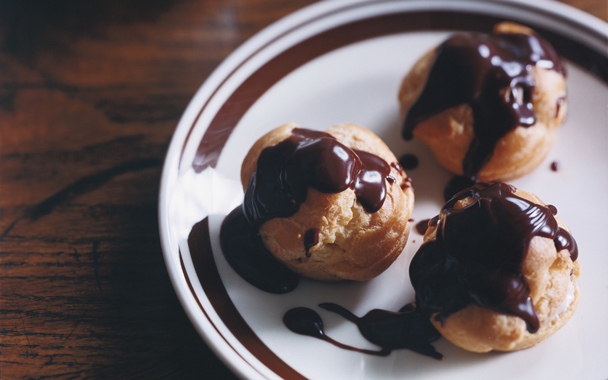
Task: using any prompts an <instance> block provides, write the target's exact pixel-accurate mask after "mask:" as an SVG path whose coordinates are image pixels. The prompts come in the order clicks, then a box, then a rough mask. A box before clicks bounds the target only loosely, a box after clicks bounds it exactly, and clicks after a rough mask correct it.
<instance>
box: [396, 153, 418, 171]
mask: <svg viewBox="0 0 608 380" xmlns="http://www.w3.org/2000/svg"><path fill="white" fill-rule="evenodd" d="M399 163H400V164H401V166H402V167H403V168H404V169H408V170H411V169H416V168H417V167H418V157H416V156H415V155H414V154H412V153H406V154H404V155H403V156H401V158H399Z"/></svg>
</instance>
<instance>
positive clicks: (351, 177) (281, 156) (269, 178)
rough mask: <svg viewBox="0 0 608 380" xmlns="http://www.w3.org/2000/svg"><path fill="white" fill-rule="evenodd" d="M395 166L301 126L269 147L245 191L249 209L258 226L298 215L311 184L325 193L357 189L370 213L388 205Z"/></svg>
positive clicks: (245, 202)
mask: <svg viewBox="0 0 608 380" xmlns="http://www.w3.org/2000/svg"><path fill="white" fill-rule="evenodd" d="M389 173H390V166H389V165H388V164H387V163H386V161H384V160H383V159H381V158H380V157H378V156H376V155H373V154H371V153H368V152H364V151H358V150H352V149H350V148H348V147H346V146H345V145H344V144H342V143H340V142H339V141H338V140H336V138H334V137H333V136H332V135H330V134H328V133H325V132H318V131H312V130H307V129H301V128H297V129H294V130H293V131H292V134H291V136H290V137H288V138H287V139H285V140H283V141H282V142H280V143H278V144H277V145H274V146H270V147H267V148H265V149H264V150H263V151H262V153H260V156H259V158H258V162H257V168H256V171H255V173H254V174H253V175H252V176H251V180H250V181H249V186H248V188H247V191H246V193H245V201H244V211H245V216H246V217H247V220H248V221H249V223H250V224H252V225H257V226H260V225H262V224H263V223H264V222H266V221H267V220H269V219H272V218H277V217H289V216H292V215H293V214H295V213H296V212H297V211H298V209H299V207H300V204H302V203H303V202H304V201H305V200H306V194H307V192H308V188H309V187H312V188H314V189H316V190H318V191H320V192H322V193H339V192H342V191H344V190H346V189H349V188H350V189H353V190H354V191H355V194H356V196H357V201H359V202H360V203H361V205H362V206H363V208H364V209H365V210H366V211H367V212H375V211H378V210H379V209H380V207H382V204H383V203H384V199H385V197H386V182H387V181H386V178H387V176H388V175H389Z"/></svg>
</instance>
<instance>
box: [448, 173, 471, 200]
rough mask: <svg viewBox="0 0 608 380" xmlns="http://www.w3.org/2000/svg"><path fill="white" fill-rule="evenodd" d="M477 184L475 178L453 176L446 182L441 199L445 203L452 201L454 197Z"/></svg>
mask: <svg viewBox="0 0 608 380" xmlns="http://www.w3.org/2000/svg"><path fill="white" fill-rule="evenodd" d="M477 182H479V180H478V179H477V178H476V177H466V176H461V175H457V176H454V177H452V179H451V180H449V181H448V183H447V184H446V185H445V188H444V189H443V199H444V200H445V201H446V202H447V201H449V200H450V199H452V197H453V196H454V195H456V194H457V193H459V192H461V191H462V190H464V189H466V188H469V187H471V186H473V185H475V184H476V183H477Z"/></svg>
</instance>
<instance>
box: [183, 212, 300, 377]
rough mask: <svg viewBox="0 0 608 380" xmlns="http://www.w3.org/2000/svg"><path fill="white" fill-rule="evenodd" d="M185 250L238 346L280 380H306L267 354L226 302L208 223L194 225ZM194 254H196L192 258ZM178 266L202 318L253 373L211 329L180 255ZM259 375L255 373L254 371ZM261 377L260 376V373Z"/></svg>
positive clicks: (264, 348)
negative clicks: (179, 264)
mask: <svg viewBox="0 0 608 380" xmlns="http://www.w3.org/2000/svg"><path fill="white" fill-rule="evenodd" d="M188 246H189V247H190V256H191V258H192V264H193V265H194V270H195V272H196V277H197V278H198V280H199V281H200V283H201V286H202V288H203V290H204V291H205V295H206V296H207V298H208V299H209V302H210V303H211V305H213V308H214V309H215V312H216V313H217V314H218V316H219V317H220V318H221V319H222V322H223V323H224V324H225V325H226V327H227V328H228V330H230V332H231V333H232V334H233V335H234V336H235V337H236V338H237V339H238V340H239V342H241V344H242V345H243V346H245V347H246V348H247V350H248V351H249V352H250V353H251V354H253V355H254V356H255V357H256V358H257V359H258V360H259V361H260V362H262V363H264V365H265V366H267V367H268V368H269V369H271V370H272V371H273V372H275V373H276V374H277V375H279V376H281V377H282V378H283V379H296V380H300V379H306V378H305V377H303V376H302V375H300V374H299V373H298V372H296V371H295V370H294V369H293V368H291V367H290V366H288V365H287V364H286V363H285V362H284V361H282V360H281V359H280V358H279V357H278V356H277V355H276V354H275V353H274V352H272V350H270V349H269V348H268V347H267V346H266V345H265V344H264V343H263V342H262V341H261V340H260V338H259V337H258V336H257V335H256V334H255V332H254V331H253V330H252V329H251V327H249V325H248V324H247V322H245V320H244V319H243V317H242V316H241V314H240V313H239V312H238V310H237V309H236V307H235V306H234V303H232V300H231V299H230V296H229V295H228V292H227V291H226V288H225V287H224V284H223V283H222V279H221V278H220V274H219V273H218V271H217V266H216V265H215V259H214V257H213V252H212V249H211V239H210V237H209V219H208V218H205V219H203V220H202V221H200V222H198V223H196V224H195V225H194V227H192V231H191V232H190V235H189V236H188ZM194 253H196V254H194ZM179 254H180V262H181V265H182V271H183V272H184V276H185V277H186V281H187V283H188V287H189V288H190V292H191V293H192V295H193V296H194V298H195V299H196V302H197V303H198V306H199V307H200V308H201V310H202V311H203V313H204V314H205V317H206V318H207V320H209V322H210V323H211V324H212V325H213V328H214V329H215V331H216V332H217V333H218V334H219V335H220V336H221V337H222V339H224V341H226V343H227V344H228V345H229V346H230V348H232V349H233V350H234V351H235V352H236V353H237V354H238V355H239V356H240V357H241V358H242V359H243V361H245V362H246V363H247V364H249V365H250V366H251V367H252V368H253V369H254V370H256V371H257V369H256V368H255V366H253V365H252V364H251V363H249V362H248V361H247V360H246V359H245V358H244V357H243V356H242V355H241V354H240V353H239V351H238V350H236V349H235V348H234V347H232V345H231V344H230V342H228V340H227V339H226V338H225V337H224V335H222V333H221V332H220V330H219V329H218V328H217V327H216V326H215V324H214V323H213V321H212V320H211V318H209V315H208V314H207V312H205V309H204V307H203V306H202V304H201V302H200V300H199V298H198V296H197V295H196V292H195V291H194V289H193V287H192V283H191V281H190V278H189V276H188V272H187V271H186V269H185V268H184V263H183V258H182V253H181V251H180V253H179ZM258 372H259V371H258ZM260 374H261V373H260Z"/></svg>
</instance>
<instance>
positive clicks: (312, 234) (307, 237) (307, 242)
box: [304, 228, 319, 257]
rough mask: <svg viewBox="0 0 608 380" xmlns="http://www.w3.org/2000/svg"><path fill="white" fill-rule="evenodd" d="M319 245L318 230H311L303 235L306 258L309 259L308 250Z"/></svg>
mask: <svg viewBox="0 0 608 380" xmlns="http://www.w3.org/2000/svg"><path fill="white" fill-rule="evenodd" d="M318 243H319V230H318V229H316V228H311V229H309V230H308V231H306V233H305V234H304V249H305V250H306V257H310V249H311V248H312V247H314V246H315V245H317V244H318Z"/></svg>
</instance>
